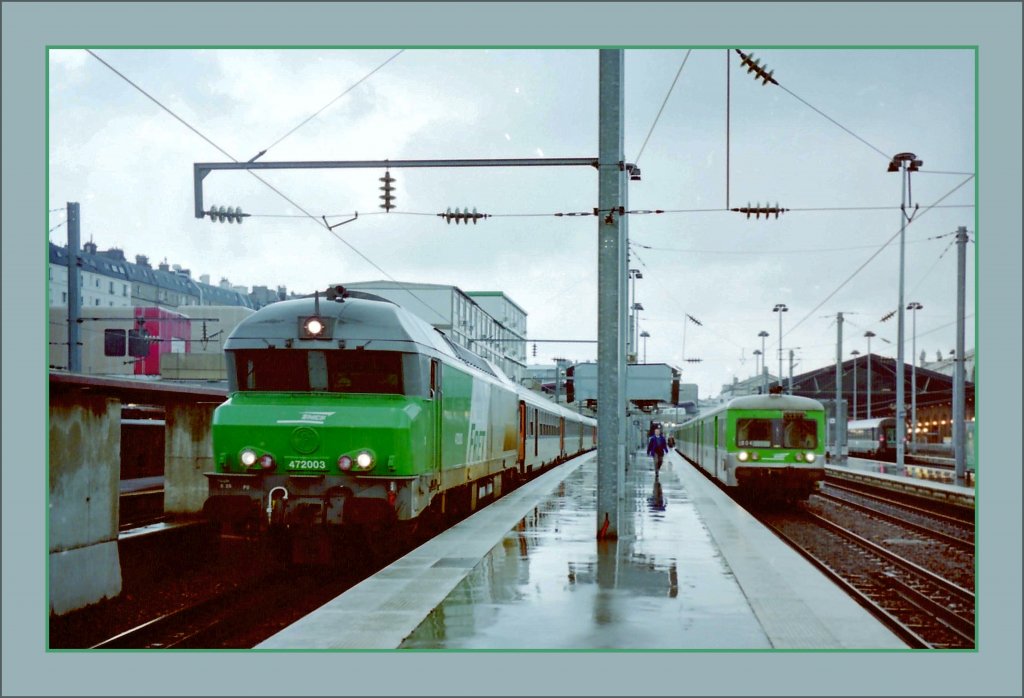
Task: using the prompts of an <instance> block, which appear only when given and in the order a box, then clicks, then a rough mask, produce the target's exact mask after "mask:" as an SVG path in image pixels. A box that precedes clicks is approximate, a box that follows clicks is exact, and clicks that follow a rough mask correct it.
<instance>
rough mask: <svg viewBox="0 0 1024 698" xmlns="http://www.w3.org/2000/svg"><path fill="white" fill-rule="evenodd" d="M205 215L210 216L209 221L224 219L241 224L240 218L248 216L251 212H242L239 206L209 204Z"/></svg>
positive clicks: (217, 221)
mask: <svg viewBox="0 0 1024 698" xmlns="http://www.w3.org/2000/svg"><path fill="white" fill-rule="evenodd" d="M206 215H208V216H209V217H210V222H211V223H223V222H224V221H225V220H226V221H227V222H228V223H238V224H239V225H241V223H242V219H243V218H248V217H249V216H251V215H252V214H251V213H242V207H241V206H237V207H232V206H228V207H227V208H225V207H223V206H211V207H210V210H209V211H207V212H206Z"/></svg>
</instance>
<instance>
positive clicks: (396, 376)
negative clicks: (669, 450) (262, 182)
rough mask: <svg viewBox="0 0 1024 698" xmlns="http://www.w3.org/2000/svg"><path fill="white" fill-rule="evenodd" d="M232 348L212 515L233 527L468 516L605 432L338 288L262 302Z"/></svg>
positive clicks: (397, 313)
mask: <svg viewBox="0 0 1024 698" xmlns="http://www.w3.org/2000/svg"><path fill="white" fill-rule="evenodd" d="M224 348H225V352H226V358H227V367H228V382H229V386H228V387H229V391H228V392H229V397H228V399H227V401H226V402H224V403H223V404H222V405H220V406H219V407H218V408H217V409H216V411H215V413H214V416H213V427H212V432H213V459H214V465H215V469H214V472H210V473H207V477H208V481H209V497H208V499H207V502H206V505H205V509H204V511H205V512H206V514H207V516H208V517H209V518H210V519H212V520H214V521H219V522H222V523H228V524H231V525H232V526H235V525H238V524H239V523H241V524H245V525H246V527H247V529H248V530H253V528H255V529H256V530H259V531H263V532H265V531H267V530H268V529H272V530H277V531H282V530H290V531H293V532H294V531H298V530H301V531H305V532H307V533H308V532H309V531H313V530H319V531H328V530H333V531H340V530H342V527H343V526H344V525H346V524H363V525H370V526H378V527H385V528H386V527H388V526H391V525H393V524H395V523H399V522H415V521H416V520H417V519H420V518H421V517H427V516H429V517H433V516H435V515H443V514H446V513H450V512H453V511H454V512H461V513H463V514H466V513H471V512H472V511H474V510H476V509H477V507H479V506H481V505H482V504H484V503H486V502H489V501H491V500H493V499H495V498H497V497H500V496H501V494H502V493H503V492H505V491H507V490H508V489H509V488H511V487H514V486H516V485H517V484H518V483H519V482H520V481H521V480H523V479H524V478H526V477H528V476H529V475H530V474H531V473H532V472H533V471H537V470H540V469H542V468H544V467H547V466H550V465H552V464H554V463H556V462H560V461H562V460H565V459H568V458H570V457H573V456H575V455H577V454H580V453H582V452H584V451H587V450H590V449H592V448H593V447H594V445H595V442H596V436H597V431H596V422H595V421H594V420H593V419H591V418H589V417H585V416H582V415H580V414H577V413H576V412H573V411H571V410H567V409H565V408H563V407H560V406H558V405H556V404H553V403H551V402H549V401H548V400H546V399H544V398H542V397H540V396H538V395H536V394H535V393H532V392H531V391H529V390H526V389H525V388H523V387H521V386H518V385H516V384H515V383H514V382H512V381H511V380H510V379H509V378H508V377H507V376H505V374H504V373H502V371H501V370H500V369H498V368H497V367H495V366H494V365H493V364H491V363H490V362H488V361H486V360H485V359H483V358H481V357H480V356H478V355H476V354H474V353H472V352H470V351H468V350H466V349H465V348H463V347H461V346H458V345H456V344H454V343H453V342H451V341H450V340H449V339H448V337H447V336H446V335H444V334H443V333H442V332H440V331H439V330H437V329H435V328H434V327H432V326H431V325H429V324H427V323H426V322H424V321H423V320H421V319H420V318H418V317H417V316H415V315H413V314H412V313H410V312H408V311H407V310H405V309H404V308H402V307H400V306H398V305H396V304H394V303H392V302H391V301H388V300H385V299H383V298H380V297H378V296H374V295H371V294H367V293H360V292H357V291H351V292H350V291H346V290H345V289H344V288H343V287H341V286H335V287H332V288H331V289H329V290H328V291H327V292H326V293H324V294H320V293H317V294H315V295H314V296H313V297H310V298H303V299H297V300H289V301H281V302H278V303H274V304H271V305H268V306H266V307H265V308H262V309H260V310H259V311H257V312H256V313H254V314H253V315H251V316H250V317H248V318H247V319H245V320H244V321H243V322H241V323H240V324H239V325H238V327H236V328H235V330H234V331H233V332H232V333H231V335H230V337H229V338H228V339H227V341H226V342H225V345H224Z"/></svg>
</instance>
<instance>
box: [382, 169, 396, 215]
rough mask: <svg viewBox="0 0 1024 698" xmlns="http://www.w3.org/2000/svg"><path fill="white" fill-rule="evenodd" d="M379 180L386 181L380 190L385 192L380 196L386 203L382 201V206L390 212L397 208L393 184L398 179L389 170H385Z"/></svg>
mask: <svg viewBox="0 0 1024 698" xmlns="http://www.w3.org/2000/svg"><path fill="white" fill-rule="evenodd" d="M379 181H381V182H384V186H383V187H380V190H381V191H382V192H384V193H383V194H381V195H380V197H379V198H381V199H383V201H384V203H382V204H381V205H380V207H381V208H382V209H384V211H385V213H387V212H390V211H391V209H393V208H395V203H394V201H395V195H394V194H393V193H392V192H393V191H394V187H392V186H391V185H392V183H394V182H395V181H396V180H395V178H394V177H392V176H391V173H390V172H389V171H387V170H385V171H384V176H383V177H381V178H380V180H379Z"/></svg>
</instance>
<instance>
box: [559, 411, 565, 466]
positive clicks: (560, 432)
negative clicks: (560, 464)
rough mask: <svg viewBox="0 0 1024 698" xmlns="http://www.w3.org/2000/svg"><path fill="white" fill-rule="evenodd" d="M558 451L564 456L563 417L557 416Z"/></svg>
mask: <svg viewBox="0 0 1024 698" xmlns="http://www.w3.org/2000/svg"><path fill="white" fill-rule="evenodd" d="M558 453H559V455H561V456H565V417H559V418H558Z"/></svg>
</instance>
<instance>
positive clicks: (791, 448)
mask: <svg viewBox="0 0 1024 698" xmlns="http://www.w3.org/2000/svg"><path fill="white" fill-rule="evenodd" d="M674 435H675V440H676V450H677V451H679V453H681V454H682V455H684V456H685V457H686V458H688V459H689V460H690V461H691V462H693V463H694V464H695V465H697V466H698V467H700V468H701V469H702V470H704V471H705V472H706V473H708V474H709V475H710V476H711V477H713V478H715V479H716V480H718V481H719V482H721V483H722V484H724V485H725V486H726V487H727V488H729V489H732V490H734V491H736V492H738V493H740V494H742V495H744V496H748V497H751V498H761V499H776V498H780V499H785V500H794V499H805V498H807V496H808V495H810V494H811V492H813V491H814V489H815V487H816V486H817V483H818V482H819V481H820V480H822V479H824V477H825V467H824V453H825V408H824V406H823V405H822V404H821V403H820V402H818V401H817V400H812V399H810V398H806V397H798V396H795V395H782V394H770V395H750V396H747V397H737V398H733V399H732V400H730V401H729V402H728V403H727V404H725V405H724V406H722V407H719V408H718V409H716V410H713V411H711V412H708V413H705V414H703V415H701V416H699V417H697V418H696V419H693V420H691V421H689V422H686V423H684V424H682V425H680V426H679V427H677V428H676V429H675V431H674Z"/></svg>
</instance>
